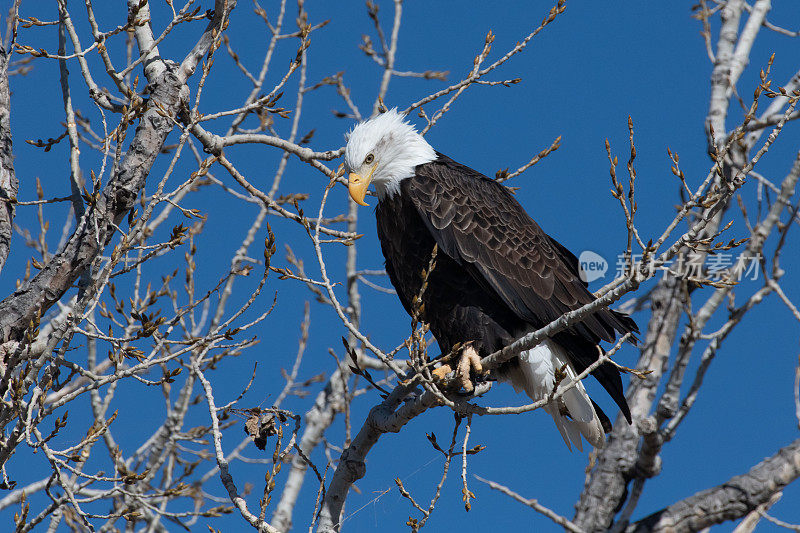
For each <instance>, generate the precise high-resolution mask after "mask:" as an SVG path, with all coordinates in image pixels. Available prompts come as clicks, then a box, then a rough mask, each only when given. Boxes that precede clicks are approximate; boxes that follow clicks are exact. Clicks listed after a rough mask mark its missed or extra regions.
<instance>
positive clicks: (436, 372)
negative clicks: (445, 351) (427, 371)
mask: <svg viewBox="0 0 800 533" xmlns="http://www.w3.org/2000/svg"><path fill="white" fill-rule="evenodd" d="M452 371H453V368H452V367H451V366H450V365H448V364H447V363H445V364H443V365H442V366H440V367H438V368H435V369H433V372H431V374H433V379H434V381H444V380H446V379H447V374H449V373H450V372H452Z"/></svg>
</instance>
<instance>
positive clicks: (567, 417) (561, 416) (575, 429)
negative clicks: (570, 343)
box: [501, 340, 605, 450]
mask: <svg viewBox="0 0 800 533" xmlns="http://www.w3.org/2000/svg"><path fill="white" fill-rule="evenodd" d="M565 365H566V367H565V372H566V375H567V376H566V378H565V379H564V380H562V381H561V383H560V384H559V390H560V389H561V388H563V387H565V386H566V385H568V384H569V383H570V382H571V381H572V380H573V379H574V378H575V376H576V375H577V374H576V373H575V369H574V368H573V367H572V365H571V364H570V363H569V359H568V357H567V354H566V353H565V352H564V349H563V348H561V346H559V345H558V344H556V343H554V342H552V341H550V340H545V341H544V342H542V343H541V344H539V345H538V346H536V347H534V348H531V349H530V350H526V351H524V352H522V353H521V354H520V356H519V368H515V369H514V371H512V372H509V373H508V374H506V375H504V376H501V379H506V380H508V381H510V382H511V384H512V385H513V386H514V389H515V390H516V391H517V392H520V391H525V393H526V394H527V395H528V396H529V397H530V398H531V399H532V400H534V401H539V400H541V399H543V398H547V397H548V396H549V395H550V393H551V392H552V391H553V384H554V383H555V371H556V369H558V368H562V367H564V366H565ZM544 410H545V411H547V412H548V413H549V414H550V416H552V417H553V421H555V423H556V427H557V428H558V431H559V432H560V433H561V437H563V439H564V442H565V443H566V444H567V447H568V448H569V449H570V450H571V449H572V446H570V442H571V443H572V444H574V445H575V447H576V448H578V449H579V450H583V444H582V442H581V435H583V437H584V438H585V439H586V441H587V442H588V443H589V444H591V445H592V446H594V447H595V448H602V446H603V444H604V443H605V434H604V432H603V426H602V424H601V423H600V419H599V418H598V417H597V413H596V412H595V410H594V406H592V401H591V400H590V399H589V395H588V394H587V393H586V388H585V387H584V386H583V383H581V382H578V384H577V385H576V386H575V387H573V388H572V389H570V390H568V391H567V392H565V393H564V395H563V396H561V398H559V399H558V400H554V401H552V402H550V403H548V404H547V405H546V406H545V407H544Z"/></svg>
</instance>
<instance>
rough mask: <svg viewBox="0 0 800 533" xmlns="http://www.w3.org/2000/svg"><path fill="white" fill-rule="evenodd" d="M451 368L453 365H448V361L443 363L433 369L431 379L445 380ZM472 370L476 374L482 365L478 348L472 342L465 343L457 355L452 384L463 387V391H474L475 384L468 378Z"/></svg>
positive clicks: (481, 369) (479, 372)
mask: <svg viewBox="0 0 800 533" xmlns="http://www.w3.org/2000/svg"><path fill="white" fill-rule="evenodd" d="M453 370H454V369H453V367H452V366H450V364H449V363H444V364H443V365H442V366H440V367H438V368H436V369H434V370H433V372H432V374H433V379H434V380H436V381H446V380H447V375H448V374H450V372H453ZM473 371H474V372H475V373H476V374H481V373H483V366H481V357H480V355H478V350H476V349H475V347H473V346H472V344H467V345H466V346H464V348H462V349H461V354H460V355H459V357H458V363H457V364H456V367H455V382H454V386H457V387H458V388H461V389H464V391H466V392H468V393H470V392H472V391H474V390H475V385H473V384H472V380H471V379H470V374H471V373H472V372H473Z"/></svg>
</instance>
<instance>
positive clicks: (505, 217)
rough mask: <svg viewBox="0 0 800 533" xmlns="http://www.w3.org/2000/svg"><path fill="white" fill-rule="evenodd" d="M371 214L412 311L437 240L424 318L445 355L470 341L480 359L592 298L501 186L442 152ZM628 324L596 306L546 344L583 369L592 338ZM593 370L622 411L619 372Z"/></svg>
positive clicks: (571, 265) (631, 327)
mask: <svg viewBox="0 0 800 533" xmlns="http://www.w3.org/2000/svg"><path fill="white" fill-rule="evenodd" d="M376 216H377V223H378V237H379V238H380V242H381V248H382V251H383V255H384V257H385V258H386V271H387V273H388V275H389V278H390V279H391V281H392V284H393V285H394V287H395V289H396V290H397V293H398V296H399V297H400V301H401V302H402V304H403V306H404V307H405V309H406V311H407V312H409V314H410V313H412V308H411V302H412V300H413V298H414V296H416V295H417V294H419V290H420V286H421V283H422V278H421V272H422V270H423V269H425V268H427V266H428V263H429V261H430V258H431V252H432V250H433V245H434V243H436V244H438V246H439V252H438V254H437V258H436V268H435V269H434V270H433V272H432V273H431V274H430V275H429V278H428V288H427V290H426V292H425V294H424V295H423V303H424V304H425V305H424V314H423V316H422V317H421V318H422V319H423V320H424V321H425V322H427V323H429V324H430V326H431V332H432V333H433V335H434V336H435V337H436V340H437V342H438V343H439V346H440V348H441V350H442V352H443V353H447V352H449V351H450V349H451V347H452V346H453V344H455V343H457V342H466V341H474V342H475V346H476V348H477V349H478V351H479V353H480V354H481V356H485V355H487V354H489V353H492V352H493V351H496V350H498V349H500V348H502V347H503V346H504V345H506V344H508V343H509V342H511V341H513V340H514V339H515V338H517V337H519V336H520V335H521V334H523V333H524V332H526V331H530V330H532V329H536V328H540V327H542V326H545V325H547V324H548V323H550V322H552V321H553V320H555V319H557V318H558V317H559V316H561V315H562V314H564V313H566V312H568V311H571V310H574V309H578V308H579V307H581V306H583V305H585V304H587V303H589V302H591V301H593V300H594V296H593V295H592V294H591V293H590V292H589V291H588V289H587V288H586V284H585V283H584V282H582V281H581V279H580V276H579V266H578V260H577V258H576V257H575V256H574V255H573V254H572V253H570V252H569V251H568V250H567V249H566V248H564V247H563V246H561V245H560V244H559V243H558V242H556V241H555V240H554V239H552V238H551V237H549V236H548V235H547V234H546V233H544V231H542V229H541V228H540V227H539V226H538V225H537V224H536V222H534V221H533V219H532V218H531V217H530V216H528V214H527V213H526V212H525V210H524V209H523V208H522V206H521V205H520V204H519V202H517V201H516V199H515V198H514V197H513V196H512V195H511V193H510V192H509V191H508V189H507V188H506V187H504V186H503V185H501V184H499V183H497V182H495V181H494V180H491V179H489V178H487V177H486V176H483V175H482V174H480V173H478V172H476V171H474V170H472V169H471V168H469V167H466V166H464V165H461V164H459V163H456V162H455V161H453V160H451V159H450V158H448V157H446V156H443V155H441V154H439V157H438V158H437V159H436V160H434V161H432V162H430V163H425V164H423V165H419V166H417V167H416V175H415V176H413V177H410V178H407V179H404V180H402V181H401V182H400V193H399V194H395V195H393V196H391V197H388V196H387V197H385V198H384V199H382V200H381V201H380V202H379V203H378V208H377V213H376ZM629 331H631V332H636V331H638V330H637V328H636V324H635V323H634V322H633V320H631V319H630V318H629V317H627V316H626V315H623V314H620V313H617V312H615V311H611V310H609V309H601V310H599V311H597V312H596V313H594V314H593V315H591V316H589V317H587V318H586V319H584V320H583V321H582V322H580V323H578V324H576V325H574V326H572V327H571V328H568V329H567V330H565V331H563V332H561V333H559V334H556V335H555V336H554V337H553V341H555V342H557V343H558V344H560V345H561V346H563V347H564V348H565V350H566V351H567V353H568V355H569V356H570V359H571V362H572V364H573V366H574V367H575V370H576V371H577V372H581V371H583V370H584V369H585V368H586V367H587V366H588V365H590V364H591V363H592V362H594V361H596V360H597V357H598V349H597V344H598V342H600V341H601V340H603V341H608V342H613V341H614V340H615V338H616V334H617V332H619V333H621V334H624V333H627V332H629ZM512 364H514V363H513V362H512ZM593 375H594V376H595V377H596V378H597V379H598V381H600V383H601V384H602V385H603V386H604V387H605V388H606V390H607V391H608V392H609V394H610V395H611V396H612V398H614V400H615V401H616V403H617V404H618V405H619V406H620V408H621V409H622V411H623V412H624V413H625V414H626V417H628V418H629V417H630V415H629V411H628V406H627V403H626V402H625V399H624V396H623V391H622V381H621V379H620V376H619V372H618V371H617V369H616V368H614V367H613V366H611V365H608V364H606V365H603V366H601V367H600V368H598V369H597V370H595V371H594V372H593Z"/></svg>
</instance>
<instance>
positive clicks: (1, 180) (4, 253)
mask: <svg viewBox="0 0 800 533" xmlns="http://www.w3.org/2000/svg"><path fill="white" fill-rule="evenodd" d="M10 60H11V58H10V56H9V53H8V52H7V51H6V49H5V47H3V45H2V44H0V272H2V271H3V266H4V265H5V263H6V259H7V258H8V254H9V252H10V251H11V235H12V233H13V222H14V203H13V202H14V201H16V198H17V189H18V187H19V180H17V176H16V174H15V173H14V155H13V153H12V151H11V91H10V90H9V87H8V66H9V62H10Z"/></svg>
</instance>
